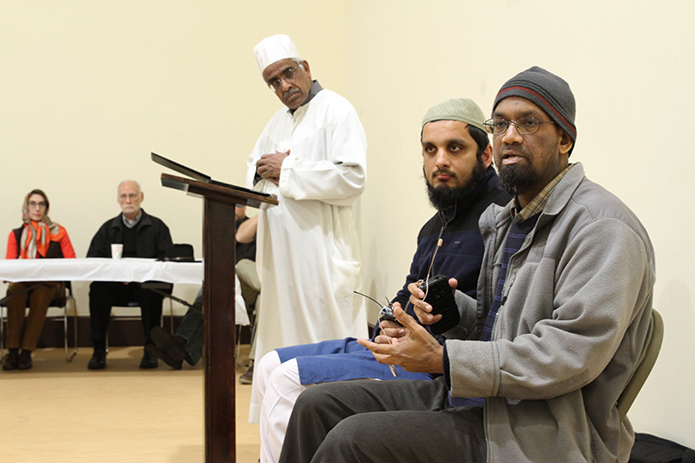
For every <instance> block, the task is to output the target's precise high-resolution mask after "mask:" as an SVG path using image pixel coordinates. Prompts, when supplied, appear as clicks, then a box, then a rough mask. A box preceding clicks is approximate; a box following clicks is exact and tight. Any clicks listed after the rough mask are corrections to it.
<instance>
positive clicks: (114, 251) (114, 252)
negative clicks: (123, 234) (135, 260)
mask: <svg viewBox="0 0 695 463" xmlns="http://www.w3.org/2000/svg"><path fill="white" fill-rule="evenodd" d="M121 257H123V245H122V244H112V245H111V258H113V259H120V258H121Z"/></svg>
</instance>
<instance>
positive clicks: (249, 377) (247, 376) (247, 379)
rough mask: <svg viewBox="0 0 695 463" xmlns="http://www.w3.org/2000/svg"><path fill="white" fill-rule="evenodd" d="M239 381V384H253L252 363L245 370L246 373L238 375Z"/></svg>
mask: <svg viewBox="0 0 695 463" xmlns="http://www.w3.org/2000/svg"><path fill="white" fill-rule="evenodd" d="M239 382H240V383H241V384H253V365H251V366H250V367H249V369H248V370H246V373H244V374H243V375H241V376H239Z"/></svg>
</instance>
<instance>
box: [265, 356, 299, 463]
mask: <svg viewBox="0 0 695 463" xmlns="http://www.w3.org/2000/svg"><path fill="white" fill-rule="evenodd" d="M253 381H254V383H256V384H257V391H258V400H259V403H260V404H261V410H260V412H261V413H260V423H259V424H260V432H261V463H276V462H277V461H278V459H279V458H280V451H281V450H282V443H283V441H284V440H285V432H286V431H287V423H288V421H289V420H290V415H291V414H292V408H293V407H294V403H295V402H296V401H297V397H299V394H301V393H302V391H304V390H305V389H306V388H307V387H308V386H310V385H307V386H304V385H302V384H301V383H300V381H299V369H298V368H297V360H295V359H291V360H288V361H287V362H285V363H281V362H280V357H279V356H278V353H277V351H275V350H273V351H270V352H268V353H267V354H265V355H264V356H263V358H261V360H260V362H257V363H256V364H255V365H254V378H253Z"/></svg>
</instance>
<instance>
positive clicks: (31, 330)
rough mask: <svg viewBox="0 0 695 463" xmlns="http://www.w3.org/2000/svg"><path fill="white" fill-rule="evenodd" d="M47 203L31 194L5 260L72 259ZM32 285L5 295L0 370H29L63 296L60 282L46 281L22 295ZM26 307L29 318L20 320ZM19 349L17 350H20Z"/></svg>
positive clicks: (16, 285)
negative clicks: (4, 346) (52, 306)
mask: <svg viewBox="0 0 695 463" xmlns="http://www.w3.org/2000/svg"><path fill="white" fill-rule="evenodd" d="M48 209H49V202H48V197H47V196H46V193H44V192H43V191H41V190H32V191H31V192H30V193H29V194H28V195H27V196H26V198H24V204H23V205H22V221H23V222H24V223H23V224H22V226H21V227H19V228H16V229H14V230H12V231H11V232H10V236H9V238H8V239H7V254H6V256H5V258H6V259H42V258H61V257H66V258H73V259H74V258H75V250H74V249H73V248H72V243H70V238H69V237H68V233H67V231H65V228H63V227H61V226H60V225H58V224H57V223H53V222H52V221H51V219H50V218H48ZM35 284H36V283H31V282H23V283H11V284H10V286H9V287H8V288H7V295H8V296H11V295H13V294H16V296H14V297H13V298H12V299H10V300H8V301H7V347H8V348H9V353H8V355H7V356H6V357H5V361H4V362H3V364H2V368H3V370H14V369H19V370H28V369H29V368H31V366H32V361H31V351H33V350H34V349H36V345H37V344H38V342H39V335H40V334H41V329H42V328H43V323H44V321H45V320H46V312H47V311H48V306H49V304H50V303H51V301H52V300H54V299H56V298H57V297H59V296H61V295H62V294H64V292H65V286H64V283H62V282H57V281H47V282H42V283H41V284H39V285H38V286H36V287H34V288H32V289H31V290H29V291H26V289H27V288H28V287H31V286H33V285H35ZM27 306H28V307H29V315H28V316H26V317H25V316H24V313H25V308H26V307H27ZM20 349H21V350H20Z"/></svg>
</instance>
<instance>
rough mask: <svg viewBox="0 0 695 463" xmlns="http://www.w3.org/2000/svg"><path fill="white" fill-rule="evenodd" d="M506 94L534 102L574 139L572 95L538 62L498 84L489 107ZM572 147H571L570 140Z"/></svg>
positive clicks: (573, 104)
mask: <svg viewBox="0 0 695 463" xmlns="http://www.w3.org/2000/svg"><path fill="white" fill-rule="evenodd" d="M510 96H518V97H520V98H524V99H526V100H529V101H530V102H532V103H534V104H535V105H536V106H538V107H539V108H541V109H542V110H543V112H545V113H546V114H547V115H548V117H549V118H550V119H551V120H552V121H553V122H555V123H556V124H557V125H559V126H560V127H561V128H562V130H564V131H565V132H566V133H567V135H569V136H570V138H571V139H572V141H573V142H576V140H577V128H576V127H575V125H574V116H575V113H576V106H575V101H574V95H573V94H572V90H571V89H570V86H569V84H568V83H567V82H565V81H564V80H563V79H562V78H561V77H559V76H556V75H555V74H553V73H552V72H548V71H546V70H545V69H543V68H540V67H538V66H534V67H532V68H529V69H527V70H525V71H523V72H520V73H519V74H517V75H515V76H514V77H512V78H511V79H509V80H508V81H507V82H505V83H504V85H502V88H501V89H500V91H499V92H498V93H497V96H496V97H495V103H494V104H493V105H492V111H493V112H494V111H495V108H496V107H497V105H498V104H499V102H500V101H502V100H503V99H505V98H507V97H510ZM572 149H574V143H573V144H572ZM572 149H571V150H570V153H572Z"/></svg>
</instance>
